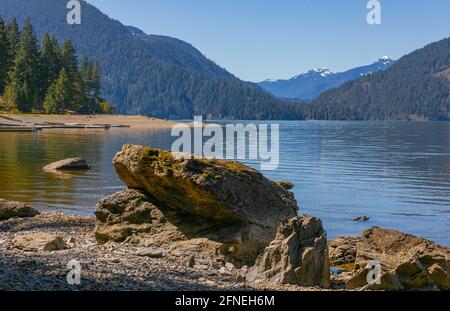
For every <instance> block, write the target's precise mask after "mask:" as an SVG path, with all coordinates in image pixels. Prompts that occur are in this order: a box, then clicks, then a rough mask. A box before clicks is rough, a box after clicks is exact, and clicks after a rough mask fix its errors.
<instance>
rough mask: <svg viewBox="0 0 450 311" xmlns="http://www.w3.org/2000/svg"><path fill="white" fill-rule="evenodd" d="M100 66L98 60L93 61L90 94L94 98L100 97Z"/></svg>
mask: <svg viewBox="0 0 450 311" xmlns="http://www.w3.org/2000/svg"><path fill="white" fill-rule="evenodd" d="M101 79H102V67H101V65H100V62H99V61H96V62H95V63H94V66H93V68H92V78H91V80H92V95H93V96H94V98H95V99H96V100H100V98H101V97H102V81H101Z"/></svg>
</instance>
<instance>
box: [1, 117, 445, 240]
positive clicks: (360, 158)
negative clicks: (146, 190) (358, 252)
mask: <svg viewBox="0 0 450 311" xmlns="http://www.w3.org/2000/svg"><path fill="white" fill-rule="evenodd" d="M279 123H280V140H281V141H280V166H279V168H278V169H277V170H275V171H268V172H264V174H265V175H266V176H267V177H268V178H271V179H287V180H290V181H292V182H293V183H294V184H295V188H294V189H293V191H294V192H295V195H296V197H297V200H298V201H299V205H300V211H301V213H308V214H311V215H314V216H318V217H320V218H322V220H323V222H324V225H325V228H326V230H327V231H328V235H329V238H334V237H335V236H337V235H359V234H361V232H362V231H363V230H364V229H366V228H368V227H370V226H380V227H385V228H390V229H396V230H400V231H404V232H408V233H412V234H415V235H419V236H423V237H425V238H428V239H431V240H434V241H436V242H438V243H441V244H443V245H445V246H450V123H445V122H423V123H413V122H315V121H314V122H300V121H292V122H291V121H283V122H279ZM172 140H173V139H172V138H171V137H170V130H167V129H166V130H136V129H111V130H108V131H105V130H89V131H86V130H47V131H42V132H37V133H6V132H3V133H0V198H5V199H9V200H17V201H22V202H26V203H29V204H30V205H32V206H34V207H36V208H38V209H40V210H41V211H62V212H65V213H76V214H84V215H92V214H93V211H94V207H95V203H96V202H97V201H98V200H99V199H101V198H102V197H103V196H105V195H107V194H111V193H114V192H116V191H119V190H121V189H123V188H124V185H123V184H122V182H121V181H120V180H119V179H118V177H117V175H116V174H115V171H114V168H113V166H112V164H111V160H112V158H113V157H114V155H115V153H116V152H117V151H119V150H120V149H121V147H122V145H123V144H129V143H133V144H144V145H151V146H154V147H159V148H163V149H170V147H171V143H172ZM75 156H83V157H85V158H86V159H87V160H88V161H89V163H90V164H91V166H92V169H91V170H90V171H87V172H82V173H77V174H60V175H53V174H48V173H44V172H43V171H42V167H43V166H44V165H46V164H48V163H50V162H53V161H57V160H60V159H64V158H68V157H75ZM247 164H249V165H250V166H253V167H255V168H258V167H259V165H257V164H258V163H255V162H247ZM358 216H368V217H370V221H368V222H365V223H356V222H353V221H352V219H353V218H355V217H358Z"/></svg>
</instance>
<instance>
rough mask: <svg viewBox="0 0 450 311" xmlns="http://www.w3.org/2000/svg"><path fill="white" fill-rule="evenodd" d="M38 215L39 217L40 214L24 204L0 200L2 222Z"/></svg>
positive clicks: (0, 218)
mask: <svg viewBox="0 0 450 311" xmlns="http://www.w3.org/2000/svg"><path fill="white" fill-rule="evenodd" d="M36 215H39V212H38V211H37V210H35V209H34V208H32V207H30V206H28V205H26V204H24V203H20V202H15V201H7V200H4V199H0V220H7V219H10V218H13V217H34V216H36Z"/></svg>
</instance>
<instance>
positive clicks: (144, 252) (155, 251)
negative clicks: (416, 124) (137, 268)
mask: <svg viewBox="0 0 450 311" xmlns="http://www.w3.org/2000/svg"><path fill="white" fill-rule="evenodd" d="M136 255H138V256H141V257H150V258H161V257H163V256H164V251H163V250H162V249H161V248H159V247H143V248H139V249H138V250H137V252H136Z"/></svg>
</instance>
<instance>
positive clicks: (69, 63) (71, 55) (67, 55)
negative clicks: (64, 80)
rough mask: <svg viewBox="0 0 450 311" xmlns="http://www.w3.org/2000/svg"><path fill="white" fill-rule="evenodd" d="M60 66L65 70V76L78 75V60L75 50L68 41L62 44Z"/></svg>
mask: <svg viewBox="0 0 450 311" xmlns="http://www.w3.org/2000/svg"><path fill="white" fill-rule="evenodd" d="M61 66H62V68H64V69H65V70H66V73H67V75H68V76H69V78H70V76H71V75H77V74H78V58H77V53H76V51H75V48H74V47H73V45H72V43H71V42H70V41H66V42H64V45H63V47H62V48H61Z"/></svg>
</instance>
